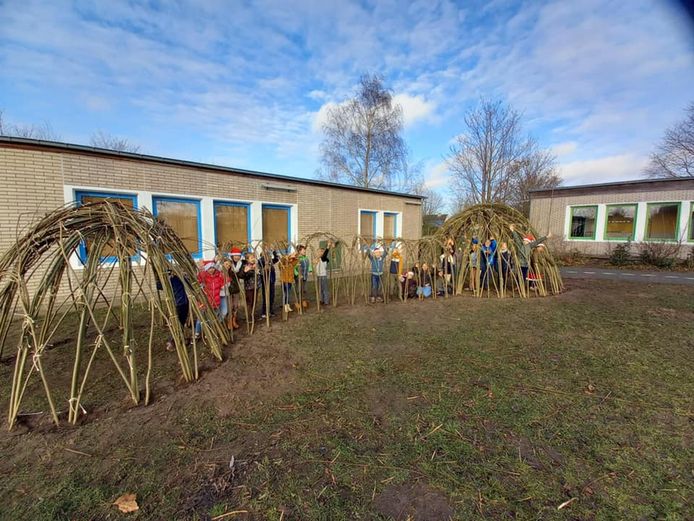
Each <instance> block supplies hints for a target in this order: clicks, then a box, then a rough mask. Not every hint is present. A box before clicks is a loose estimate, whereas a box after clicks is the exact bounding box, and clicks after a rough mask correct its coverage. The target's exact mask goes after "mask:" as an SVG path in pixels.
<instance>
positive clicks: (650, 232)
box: [646, 203, 679, 240]
mask: <svg viewBox="0 0 694 521" xmlns="http://www.w3.org/2000/svg"><path fill="white" fill-rule="evenodd" d="M678 216H679V205H678V204H674V203H665V204H649V205H648V229H647V230H646V238H647V239H654V240H663V239H671V240H672V239H677V218H678Z"/></svg>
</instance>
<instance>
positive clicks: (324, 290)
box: [318, 277, 330, 306]
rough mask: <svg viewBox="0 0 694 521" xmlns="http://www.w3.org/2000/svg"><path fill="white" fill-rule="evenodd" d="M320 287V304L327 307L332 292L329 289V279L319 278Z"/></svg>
mask: <svg viewBox="0 0 694 521" xmlns="http://www.w3.org/2000/svg"><path fill="white" fill-rule="evenodd" d="M318 282H319V285H320V302H321V304H323V305H325V306H327V305H328V304H329V303H330V291H329V288H328V277H318Z"/></svg>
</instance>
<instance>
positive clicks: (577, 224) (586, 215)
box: [571, 206, 598, 239]
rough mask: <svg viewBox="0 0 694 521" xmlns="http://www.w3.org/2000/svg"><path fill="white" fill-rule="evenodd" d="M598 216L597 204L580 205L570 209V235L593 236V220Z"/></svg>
mask: <svg viewBox="0 0 694 521" xmlns="http://www.w3.org/2000/svg"><path fill="white" fill-rule="evenodd" d="M597 216H598V207H597V206H582V207H578V208H572V209H571V237H572V238H587V239H592V238H594V237H595V220H596V219H597Z"/></svg>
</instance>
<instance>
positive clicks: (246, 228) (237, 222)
mask: <svg viewBox="0 0 694 521" xmlns="http://www.w3.org/2000/svg"><path fill="white" fill-rule="evenodd" d="M250 221H251V212H250V206H249V205H248V204H245V203H228V202H223V201H215V202H214V237H215V243H216V245H217V247H218V248H227V247H228V248H230V247H231V246H232V245H234V246H239V247H242V248H243V247H245V246H246V245H247V244H249V243H250V242H251V226H250Z"/></svg>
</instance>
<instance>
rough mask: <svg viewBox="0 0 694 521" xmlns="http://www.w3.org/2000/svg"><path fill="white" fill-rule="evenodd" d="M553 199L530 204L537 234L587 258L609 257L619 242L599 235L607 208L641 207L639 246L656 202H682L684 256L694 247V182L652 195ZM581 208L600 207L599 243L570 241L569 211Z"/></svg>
mask: <svg viewBox="0 0 694 521" xmlns="http://www.w3.org/2000/svg"><path fill="white" fill-rule="evenodd" d="M557 194H558V195H555V196H554V197H539V198H532V200H531V203H530V222H531V224H532V225H533V226H534V227H535V228H536V230H537V231H538V232H539V233H541V234H545V233H547V232H551V233H552V235H554V236H555V237H556V238H561V240H562V243H563V246H564V247H566V248H571V249H576V250H578V251H581V252H583V253H585V254H588V255H607V254H608V253H609V251H610V247H611V245H613V244H615V243H616V242H617V241H606V240H604V239H603V238H602V234H601V233H600V231H601V230H602V228H603V226H604V219H605V205H610V204H619V203H624V204H629V203H637V204H638V203H642V204H641V205H639V208H638V215H637V221H636V228H637V234H636V235H637V237H636V239H637V242H638V239H640V238H642V237H643V231H644V229H645V226H646V217H645V204H647V203H655V202H681V203H682V205H681V208H680V228H679V232H680V235H681V237H682V239H683V246H684V247H683V249H682V252H681V254H682V255H686V254H687V252H688V246H694V242H689V241H688V240H687V238H688V237H689V236H690V235H689V234H690V233H691V229H690V227H691V226H692V223H691V213H692V210H693V209H694V205H692V203H691V202H692V201H694V180H692V181H691V189H689V188H686V189H678V190H652V191H643V190H640V191H637V190H634V191H621V192H618V193H611V192H609V191H599V192H598V191H596V192H595V193H593V194H581V195H571V194H569V193H566V195H562V192H561V191H560V192H557ZM580 205H598V233H597V236H596V240H570V239H569V238H568V236H567V230H568V226H569V225H568V219H569V217H567V215H568V212H567V208H568V207H571V206H580ZM639 232H640V233H639Z"/></svg>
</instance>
